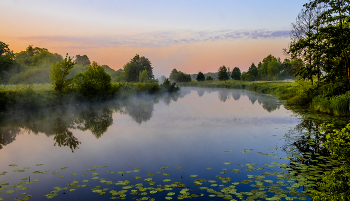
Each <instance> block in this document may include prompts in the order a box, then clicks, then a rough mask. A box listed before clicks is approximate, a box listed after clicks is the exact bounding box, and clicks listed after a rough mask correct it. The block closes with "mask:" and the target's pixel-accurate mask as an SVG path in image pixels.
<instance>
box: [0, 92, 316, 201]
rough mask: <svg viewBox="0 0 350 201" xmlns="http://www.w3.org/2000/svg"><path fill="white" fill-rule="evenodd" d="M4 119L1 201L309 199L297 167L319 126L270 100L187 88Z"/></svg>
mask: <svg viewBox="0 0 350 201" xmlns="http://www.w3.org/2000/svg"><path fill="white" fill-rule="evenodd" d="M0 118H1V119H0V146H1V147H0V148H1V150H0V153H1V154H0V160H1V165H0V173H2V174H1V175H0V185H1V187H0V189H1V190H0V192H1V193H0V198H2V199H0V200H3V199H4V200H14V199H17V200H23V199H24V200H28V199H30V200H47V199H48V198H51V199H50V200H110V199H118V200H119V199H124V200H177V199H196V200H240V199H243V200H266V199H267V200H278V199H281V200H293V199H294V200H311V198H310V197H308V196H307V195H306V188H307V187H312V186H314V185H313V184H312V183H311V184H310V183H305V185H304V183H303V181H304V180H305V178H304V180H303V178H301V177H300V175H301V174H299V173H298V174H297V173H296V172H295V169H294V168H293V167H296V165H297V164H299V163H297V162H298V161H296V160H297V159H298V156H297V154H300V150H297V148H298V146H297V144H296V143H298V142H299V141H298V140H299V139H298V136H299V138H300V137H301V138H303V137H304V135H303V133H304V132H306V131H307V130H308V128H311V127H312V128H314V127H315V125H316V124H314V121H313V119H312V118H310V117H308V118H305V116H303V115H300V114H299V113H295V112H292V111H291V110H287V109H286V108H285V107H284V105H283V102H282V101H280V100H278V99H277V98H276V97H275V96H272V95H265V94H258V93H254V92H250V91H245V90H237V89H235V90H234V89H206V88H187V87H183V88H182V89H181V91H180V92H178V93H173V94H161V95H143V96H141V95H140V96H136V97H132V98H129V99H127V100H113V101H108V102H103V103H98V102H96V103H85V104H83V103H79V104H72V105H67V106H62V107H57V108H49V109H46V110H38V111H32V112H28V111H27V112H23V111H14V112H11V113H7V114H2V115H1V117H0ZM308 126H309V127H308ZM316 126H317V125H316ZM312 150H316V149H315V148H312ZM316 152H317V151H315V152H314V153H312V154H309V155H310V157H311V155H313V156H315V155H316V157H317V156H318V157H319V156H320V154H319V153H316ZM291 153H292V154H291ZM306 154H308V153H306ZM302 157H303V156H302ZM312 159H313V160H315V158H312ZM302 161H304V160H302ZM293 171H294V172H293ZM319 173H320V172H319ZM298 175H299V176H298Z"/></svg>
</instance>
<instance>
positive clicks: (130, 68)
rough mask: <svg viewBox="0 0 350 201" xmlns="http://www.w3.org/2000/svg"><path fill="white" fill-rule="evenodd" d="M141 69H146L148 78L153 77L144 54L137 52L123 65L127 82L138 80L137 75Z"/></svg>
mask: <svg viewBox="0 0 350 201" xmlns="http://www.w3.org/2000/svg"><path fill="white" fill-rule="evenodd" d="M143 70H147V76H148V79H149V80H150V79H154V75H153V67H152V64H151V62H150V61H149V60H148V59H147V58H146V57H144V56H142V57H140V56H139V55H138V54H136V56H135V57H134V58H132V59H131V61H129V62H128V63H127V64H125V65H124V74H125V78H126V80H127V81H128V82H138V81H139V75H140V73H141V72H142V71H143Z"/></svg>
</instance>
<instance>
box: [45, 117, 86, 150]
mask: <svg viewBox="0 0 350 201" xmlns="http://www.w3.org/2000/svg"><path fill="white" fill-rule="evenodd" d="M69 127H71V125H70V124H69V123H67V122H66V121H64V120H62V119H61V118H59V117H58V118H57V119H56V123H55V126H54V128H53V129H52V130H53V132H54V133H55V137H54V140H55V141H56V142H55V144H54V146H56V145H58V146H59V147H62V146H64V147H65V146H68V147H69V148H70V149H71V150H72V152H73V153H74V150H75V149H76V148H78V149H79V147H78V145H79V144H81V142H79V141H78V139H77V138H76V137H75V136H74V135H73V133H72V132H71V131H69V130H68V128H69Z"/></svg>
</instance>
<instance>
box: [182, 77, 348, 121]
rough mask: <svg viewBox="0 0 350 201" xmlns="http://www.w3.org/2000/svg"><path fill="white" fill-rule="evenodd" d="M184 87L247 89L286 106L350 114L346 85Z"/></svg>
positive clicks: (298, 83) (299, 82)
mask: <svg viewBox="0 0 350 201" xmlns="http://www.w3.org/2000/svg"><path fill="white" fill-rule="evenodd" d="M179 85H180V86H195V87H214V88H230V89H246V90H249V91H254V92H258V93H264V94H273V95H277V96H278V97H279V98H280V99H282V100H286V105H287V106H291V105H298V106H303V107H308V108H309V109H313V110H315V111H319V112H322V113H328V114H332V115H335V116H349V115H350V92H349V91H347V86H346V85H345V84H344V83H342V82H339V83H328V84H324V83H320V84H314V85H311V83H310V82H309V81H305V80H297V81H268V82H265V81H254V82H249V81H240V80H228V81H217V80H215V81H202V82H198V81H192V82H186V83H179Z"/></svg>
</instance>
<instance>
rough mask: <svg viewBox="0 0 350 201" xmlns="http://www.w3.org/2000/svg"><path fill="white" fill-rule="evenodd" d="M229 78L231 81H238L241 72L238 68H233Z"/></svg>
mask: <svg viewBox="0 0 350 201" xmlns="http://www.w3.org/2000/svg"><path fill="white" fill-rule="evenodd" d="M231 78H232V79H233V80H240V79H241V70H240V69H239V68H238V67H235V68H234V69H233V70H232V74H231Z"/></svg>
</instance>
